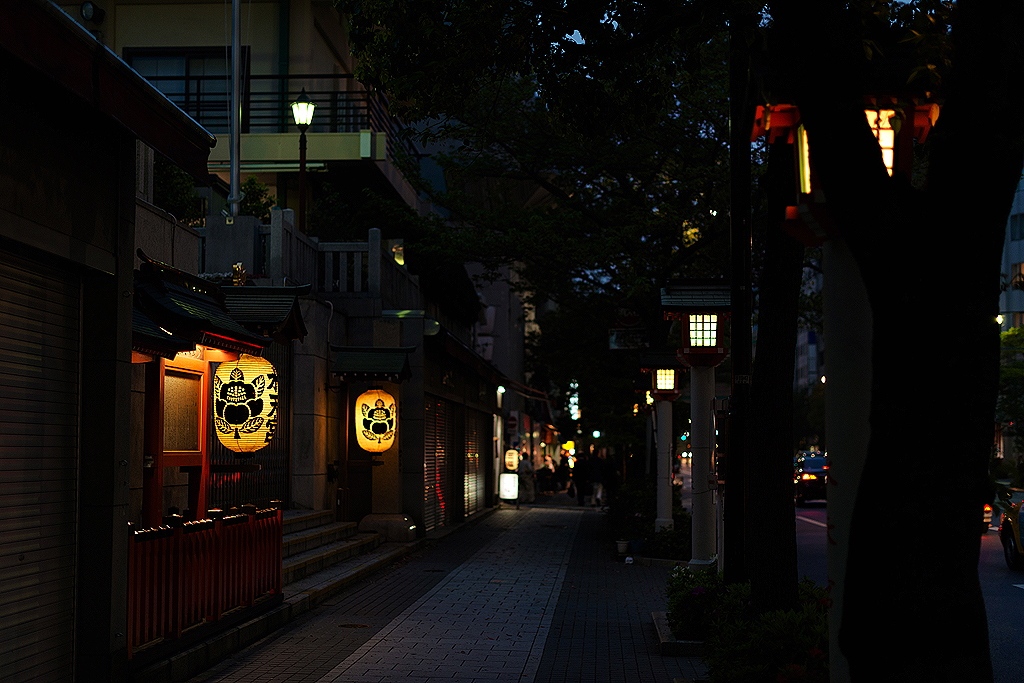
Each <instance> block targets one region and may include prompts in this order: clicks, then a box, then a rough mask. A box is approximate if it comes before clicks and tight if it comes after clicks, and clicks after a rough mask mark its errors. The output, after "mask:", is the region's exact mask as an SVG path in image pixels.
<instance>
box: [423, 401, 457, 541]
mask: <svg viewBox="0 0 1024 683" xmlns="http://www.w3.org/2000/svg"><path fill="white" fill-rule="evenodd" d="M426 406H427V407H426V425H425V429H424V440H425V448H424V451H425V453H424V462H423V496H424V499H423V526H424V527H425V529H424V530H425V531H431V530H432V529H437V528H440V527H443V526H445V525H446V524H447V523H448V516H449V509H448V507H449V506H448V501H449V500H450V498H449V493H450V490H449V480H450V477H449V475H448V468H449V463H450V457H451V450H452V449H451V441H452V427H453V426H454V420H453V419H452V418H453V417H454V416H453V414H452V408H451V404H449V402H448V401H445V400H444V399H442V398H437V397H432V396H427V397H426Z"/></svg>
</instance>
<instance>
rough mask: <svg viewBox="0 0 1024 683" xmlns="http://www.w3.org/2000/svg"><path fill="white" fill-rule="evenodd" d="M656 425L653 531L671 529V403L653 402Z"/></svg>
mask: <svg viewBox="0 0 1024 683" xmlns="http://www.w3.org/2000/svg"><path fill="white" fill-rule="evenodd" d="M654 407H655V410H657V411H658V413H657V423H658V472H657V479H656V480H655V481H656V482H657V483H656V488H657V497H658V509H657V517H656V518H655V520H654V530H655V531H660V530H661V529H672V528H673V522H672V401H671V400H668V399H665V398H658V399H656V400H655V401H654Z"/></svg>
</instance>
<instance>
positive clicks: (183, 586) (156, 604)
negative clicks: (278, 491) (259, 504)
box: [128, 507, 282, 656]
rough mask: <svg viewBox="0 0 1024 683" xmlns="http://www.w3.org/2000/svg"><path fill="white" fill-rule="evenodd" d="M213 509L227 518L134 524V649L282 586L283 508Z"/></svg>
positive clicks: (250, 602)
mask: <svg viewBox="0 0 1024 683" xmlns="http://www.w3.org/2000/svg"><path fill="white" fill-rule="evenodd" d="M211 512H214V513H216V512H219V511H211ZM213 516H214V517H220V518H219V519H204V520H199V521H196V522H184V523H182V522H181V521H180V518H178V519H173V518H168V519H166V520H165V521H167V522H168V524H167V525H166V526H161V527H157V528H154V529H139V530H133V529H131V525H129V529H130V531H131V538H130V539H129V549H128V646H129V651H130V652H131V651H134V650H136V649H138V648H139V647H140V646H142V645H145V644H146V643H150V642H152V641H155V640H158V639H160V638H164V639H172V638H180V637H181V635H182V633H183V632H184V631H185V629H187V628H189V627H191V626H194V625H196V624H200V623H204V622H215V621H218V620H219V619H220V618H221V617H222V615H224V613H225V612H228V611H229V610H232V609H235V608H236V607H251V606H253V605H254V604H255V603H256V602H257V601H258V600H260V599H261V598H263V597H265V596H269V595H280V594H281V533H282V530H281V510H279V509H268V510H258V511H257V510H256V509H255V508H254V507H250V508H248V509H244V512H243V513H242V514H233V515H228V516H223V517H221V516H220V515H219V514H214V515H213ZM129 656H130V655H129Z"/></svg>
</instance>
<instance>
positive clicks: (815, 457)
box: [793, 451, 828, 505]
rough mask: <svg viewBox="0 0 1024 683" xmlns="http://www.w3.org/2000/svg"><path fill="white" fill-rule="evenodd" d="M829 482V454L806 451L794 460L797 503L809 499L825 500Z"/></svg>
mask: <svg viewBox="0 0 1024 683" xmlns="http://www.w3.org/2000/svg"><path fill="white" fill-rule="evenodd" d="M827 484H828V456H827V454H825V453H821V452H818V451H806V452H801V453H800V454H799V455H797V457H796V459H795V460H794V461H793V488H794V492H793V497H794V499H795V500H796V504H797V505H803V504H804V503H806V502H807V501H809V500H825V496H826V493H825V490H826V485H827Z"/></svg>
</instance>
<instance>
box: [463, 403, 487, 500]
mask: <svg viewBox="0 0 1024 683" xmlns="http://www.w3.org/2000/svg"><path fill="white" fill-rule="evenodd" d="M486 417H487V416H486V415H484V414H483V413H479V412H477V411H475V410H468V409H467V410H466V475H465V478H464V480H463V485H462V486H463V495H464V496H465V503H466V515H472V514H473V513H476V512H480V510H481V507H482V504H483V499H484V473H483V467H482V457H481V456H483V455H485V454H486V451H484V444H483V440H484V432H485V426H486V425H485V423H484V419H485V418H486Z"/></svg>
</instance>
